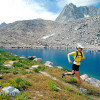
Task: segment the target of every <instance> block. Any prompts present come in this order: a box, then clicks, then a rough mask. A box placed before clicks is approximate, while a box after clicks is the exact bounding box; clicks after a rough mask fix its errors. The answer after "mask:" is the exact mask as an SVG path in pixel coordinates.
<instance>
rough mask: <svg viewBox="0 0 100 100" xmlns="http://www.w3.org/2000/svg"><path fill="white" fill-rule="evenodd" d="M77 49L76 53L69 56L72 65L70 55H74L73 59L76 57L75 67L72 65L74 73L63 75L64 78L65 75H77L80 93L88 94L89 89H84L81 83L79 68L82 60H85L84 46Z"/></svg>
mask: <svg viewBox="0 0 100 100" xmlns="http://www.w3.org/2000/svg"><path fill="white" fill-rule="evenodd" d="M76 49H77V51H76V52H71V53H69V54H68V61H69V63H70V64H72V61H71V60H70V55H73V57H74V62H73V65H72V72H67V73H63V74H62V78H63V77H64V76H65V75H74V74H76V77H77V83H78V85H79V86H80V91H82V92H86V91H87V89H85V88H84V87H81V81H80V76H79V66H80V64H81V63H80V62H81V59H84V60H85V57H84V54H83V52H82V50H83V46H82V45H78V46H77V47H76Z"/></svg>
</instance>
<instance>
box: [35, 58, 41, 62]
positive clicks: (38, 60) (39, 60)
mask: <svg viewBox="0 0 100 100" xmlns="http://www.w3.org/2000/svg"><path fill="white" fill-rule="evenodd" d="M34 61H36V62H43V60H42V59H41V58H35V59H34Z"/></svg>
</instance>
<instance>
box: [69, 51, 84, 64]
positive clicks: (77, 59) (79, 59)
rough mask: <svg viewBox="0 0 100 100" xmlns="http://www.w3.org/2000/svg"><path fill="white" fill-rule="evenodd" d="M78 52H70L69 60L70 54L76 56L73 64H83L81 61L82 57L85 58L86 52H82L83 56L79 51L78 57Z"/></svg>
mask: <svg viewBox="0 0 100 100" xmlns="http://www.w3.org/2000/svg"><path fill="white" fill-rule="evenodd" d="M76 54H77V53H76V52H71V53H69V54H68V60H70V55H73V57H74V62H73V64H76V65H80V64H81V63H80V61H81V59H83V58H84V54H83V52H82V56H81V53H80V52H79V51H78V56H77V57H76Z"/></svg>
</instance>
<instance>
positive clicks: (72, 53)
mask: <svg viewBox="0 0 100 100" xmlns="http://www.w3.org/2000/svg"><path fill="white" fill-rule="evenodd" d="M74 54H75V52H71V53H69V54H68V55H67V56H68V61H69V63H70V64H71V63H72V61H71V60H70V55H74Z"/></svg>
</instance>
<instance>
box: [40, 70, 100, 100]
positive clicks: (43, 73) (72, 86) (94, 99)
mask: <svg viewBox="0 0 100 100" xmlns="http://www.w3.org/2000/svg"><path fill="white" fill-rule="evenodd" d="M39 72H40V73H41V74H42V75H44V76H47V77H49V78H51V79H53V80H55V81H57V82H59V83H62V84H63V85H65V86H68V87H70V88H71V89H73V90H77V91H80V90H79V89H78V88H77V87H76V86H75V85H71V84H69V83H65V82H63V81H60V80H59V79H57V78H56V77H54V76H52V75H50V74H49V73H47V72H42V71H39ZM80 92H81V91H80ZM81 93H83V92H81ZM84 95H85V94H84ZM88 96H89V95H88ZM89 97H90V98H91V100H100V98H98V99H97V98H95V97H93V96H89Z"/></svg>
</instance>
